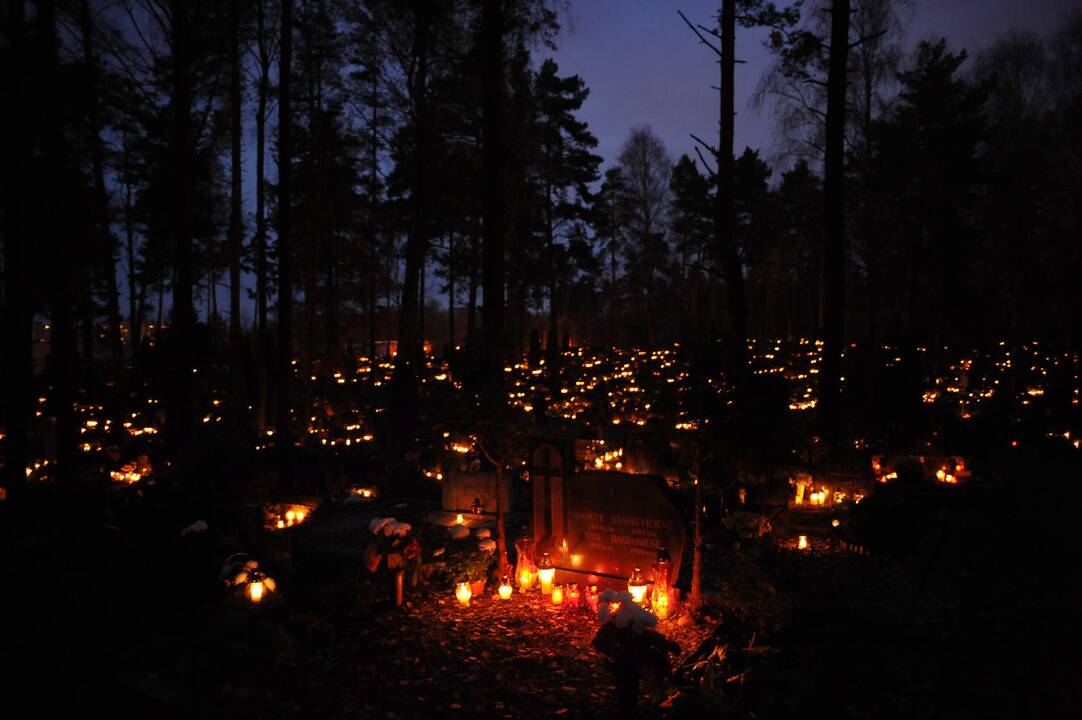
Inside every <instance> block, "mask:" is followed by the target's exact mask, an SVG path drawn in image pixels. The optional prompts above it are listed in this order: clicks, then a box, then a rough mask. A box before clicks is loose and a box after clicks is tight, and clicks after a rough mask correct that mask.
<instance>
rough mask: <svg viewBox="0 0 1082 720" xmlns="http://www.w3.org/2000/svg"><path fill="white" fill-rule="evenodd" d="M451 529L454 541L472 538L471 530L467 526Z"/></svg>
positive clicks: (453, 526) (457, 526) (455, 526)
mask: <svg viewBox="0 0 1082 720" xmlns="http://www.w3.org/2000/svg"><path fill="white" fill-rule="evenodd" d="M449 529H450V531H451V539H452V540H465V539H466V538H468V537H469V536H470V529H469V528H468V527H466V526H465V525H452V526H451V527H450V528H449Z"/></svg>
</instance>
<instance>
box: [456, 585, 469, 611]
mask: <svg viewBox="0 0 1082 720" xmlns="http://www.w3.org/2000/svg"><path fill="white" fill-rule="evenodd" d="M455 597H456V598H458V604H459V605H461V606H462V607H469V606H470V598H472V597H473V590H471V589H470V584H469V583H468V582H460V583H459V584H458V587H457V588H455Z"/></svg>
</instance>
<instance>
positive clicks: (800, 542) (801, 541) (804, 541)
mask: <svg viewBox="0 0 1082 720" xmlns="http://www.w3.org/2000/svg"><path fill="white" fill-rule="evenodd" d="M796 546H797V548H798V549H800V550H807V549H808V536H807V535H801V536H800V537H798V538H797V539H796Z"/></svg>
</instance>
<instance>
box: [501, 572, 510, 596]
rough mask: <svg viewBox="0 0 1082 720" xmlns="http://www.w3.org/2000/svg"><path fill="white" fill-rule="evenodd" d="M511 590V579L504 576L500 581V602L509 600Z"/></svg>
mask: <svg viewBox="0 0 1082 720" xmlns="http://www.w3.org/2000/svg"><path fill="white" fill-rule="evenodd" d="M512 590H513V588H512V587H511V578H509V577H507V576H506V575H505V576H504V578H503V580H501V581H500V590H499V592H500V600H510V599H511V591H512Z"/></svg>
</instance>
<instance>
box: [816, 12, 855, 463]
mask: <svg viewBox="0 0 1082 720" xmlns="http://www.w3.org/2000/svg"><path fill="white" fill-rule="evenodd" d="M848 58H849V0H834V4H833V5H832V6H831V9H830V61H829V62H830V64H829V70H828V75H827V116H826V148H825V154H824V179H823V196H824V215H823V219H824V230H823V328H822V334H823V370H822V373H821V374H820V376H819V378H820V380H819V383H820V385H819V403H820V406H821V407H820V410H821V415H820V420H821V422H822V431H823V435H824V437H825V438H826V439H827V440H828V441H830V442H837V440H838V439H839V435H840V432H841V349H842V343H843V342H844V341H845V194H844V193H845V177H844V173H845V167H844V165H845V86H846V63H847V62H848Z"/></svg>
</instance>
